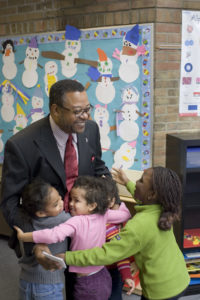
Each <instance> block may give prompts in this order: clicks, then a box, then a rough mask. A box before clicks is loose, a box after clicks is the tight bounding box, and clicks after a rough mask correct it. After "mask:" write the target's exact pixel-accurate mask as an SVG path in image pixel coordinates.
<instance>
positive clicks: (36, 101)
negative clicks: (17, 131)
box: [28, 84, 44, 123]
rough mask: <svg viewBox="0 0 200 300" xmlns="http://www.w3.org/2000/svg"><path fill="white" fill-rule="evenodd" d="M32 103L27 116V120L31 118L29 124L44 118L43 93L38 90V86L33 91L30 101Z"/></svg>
mask: <svg viewBox="0 0 200 300" xmlns="http://www.w3.org/2000/svg"><path fill="white" fill-rule="evenodd" d="M31 102H32V109H31V112H30V114H29V115H28V118H30V117H31V118H32V121H31V123H34V122H35V121H38V120H40V119H42V118H43V117H44V111H43V106H44V100H43V93H42V90H41V88H40V85H39V84H38V85H37V87H36V88H35V90H34V94H33V96H32V99H31Z"/></svg>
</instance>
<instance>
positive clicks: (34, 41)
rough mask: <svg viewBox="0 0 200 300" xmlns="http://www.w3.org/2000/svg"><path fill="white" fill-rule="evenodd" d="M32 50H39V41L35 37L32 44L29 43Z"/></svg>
mask: <svg viewBox="0 0 200 300" xmlns="http://www.w3.org/2000/svg"><path fill="white" fill-rule="evenodd" d="M29 47H30V48H38V44H37V40H36V38H35V37H32V39H31V41H30V43H29Z"/></svg>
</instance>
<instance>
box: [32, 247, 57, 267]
mask: <svg viewBox="0 0 200 300" xmlns="http://www.w3.org/2000/svg"><path fill="white" fill-rule="evenodd" d="M33 251H34V254H35V257H36V259H37V262H38V263H39V264H40V265H42V266H43V268H44V269H45V270H50V271H55V270H58V269H61V268H62V267H61V266H60V264H59V263H57V262H55V261H53V260H51V259H49V258H48V257H46V256H45V255H44V254H43V251H46V252H47V253H49V254H52V253H51V251H50V250H49V248H48V246H47V245H46V244H37V245H35V247H34V249H33Z"/></svg>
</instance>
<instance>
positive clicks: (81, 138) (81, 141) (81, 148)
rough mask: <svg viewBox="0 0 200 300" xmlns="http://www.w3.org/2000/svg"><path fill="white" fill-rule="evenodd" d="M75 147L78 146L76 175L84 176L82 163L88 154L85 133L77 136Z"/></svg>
mask: <svg viewBox="0 0 200 300" xmlns="http://www.w3.org/2000/svg"><path fill="white" fill-rule="evenodd" d="M77 146H78V157H79V163H78V173H79V175H82V174H84V172H85V170H84V163H85V161H86V156H87V154H88V138H87V136H86V135H85V133H84V132H83V133H79V134H77Z"/></svg>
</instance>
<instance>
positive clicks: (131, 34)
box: [125, 24, 139, 46]
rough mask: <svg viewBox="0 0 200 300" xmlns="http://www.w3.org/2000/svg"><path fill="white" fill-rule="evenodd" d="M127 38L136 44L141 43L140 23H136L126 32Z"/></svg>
mask: <svg viewBox="0 0 200 300" xmlns="http://www.w3.org/2000/svg"><path fill="white" fill-rule="evenodd" d="M125 40H126V41H128V42H131V43H132V44H134V45H136V46H137V44H138V43H139V25H138V24H137V25H135V26H134V27H133V28H131V30H129V31H128V32H127V33H126V36H125Z"/></svg>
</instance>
